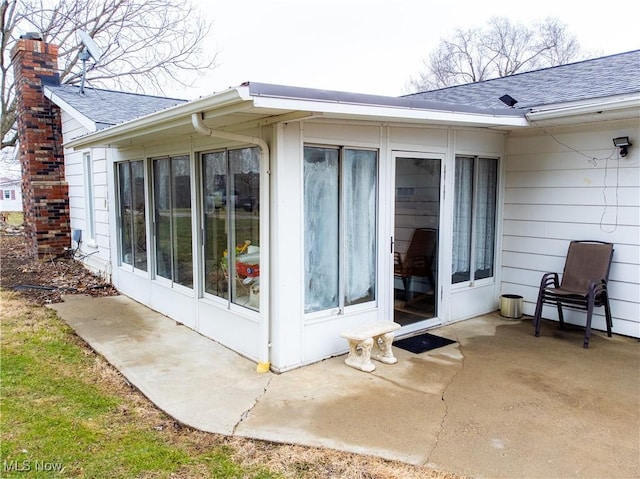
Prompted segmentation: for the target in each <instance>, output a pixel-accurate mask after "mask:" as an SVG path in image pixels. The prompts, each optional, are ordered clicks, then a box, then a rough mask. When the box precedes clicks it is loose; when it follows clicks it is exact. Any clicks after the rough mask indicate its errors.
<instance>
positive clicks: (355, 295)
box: [343, 150, 377, 305]
mask: <svg viewBox="0 0 640 479" xmlns="http://www.w3.org/2000/svg"><path fill="white" fill-rule="evenodd" d="M343 171H344V181H343V189H344V193H343V195H344V208H343V209H344V229H345V243H346V245H345V265H344V270H345V305H350V304H354V303H357V302H363V301H369V300H373V299H374V295H375V284H376V197H377V195H376V192H377V188H376V185H377V174H376V171H377V155H376V152H375V151H364V150H345V158H344V168H343Z"/></svg>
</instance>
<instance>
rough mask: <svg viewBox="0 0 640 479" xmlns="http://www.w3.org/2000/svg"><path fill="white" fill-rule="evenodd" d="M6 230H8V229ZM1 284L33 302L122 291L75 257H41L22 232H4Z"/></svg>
mask: <svg viewBox="0 0 640 479" xmlns="http://www.w3.org/2000/svg"><path fill="white" fill-rule="evenodd" d="M5 231H6V230H5ZM0 271H1V273H0V286H1V287H2V288H3V289H5V290H9V291H16V292H17V293H19V294H20V296H22V297H24V298H25V299H27V300H28V301H29V302H30V303H31V304H36V305H43V304H50V303H60V302H62V295H63V294H86V295H90V296H114V295H117V294H118V291H117V290H116V289H115V288H114V287H113V286H112V285H111V284H109V283H107V282H105V281H104V280H103V279H102V278H100V277H99V276H96V275H95V274H93V273H92V272H91V271H89V270H88V269H87V268H85V267H84V265H83V264H82V263H81V262H79V261H76V260H74V259H71V258H58V257H54V256H51V257H49V258H43V259H37V258H35V256H34V255H33V254H31V252H30V251H29V250H28V249H27V243H26V241H25V238H24V236H23V235H20V234H0Z"/></svg>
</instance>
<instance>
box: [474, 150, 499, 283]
mask: <svg viewBox="0 0 640 479" xmlns="http://www.w3.org/2000/svg"><path fill="white" fill-rule="evenodd" d="M477 165H478V179H477V187H476V189H477V194H476V231H475V252H476V255H475V265H474V266H475V268H474V269H475V272H476V277H475V279H480V278H487V277H490V276H493V256H494V244H495V237H496V190H497V185H496V182H497V177H498V162H497V161H496V160H493V159H489V158H478V163H477Z"/></svg>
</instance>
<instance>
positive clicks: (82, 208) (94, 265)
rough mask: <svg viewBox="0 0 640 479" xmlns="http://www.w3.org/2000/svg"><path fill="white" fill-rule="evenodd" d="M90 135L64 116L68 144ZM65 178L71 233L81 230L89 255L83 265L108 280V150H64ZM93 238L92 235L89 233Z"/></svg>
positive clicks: (63, 122) (64, 134)
mask: <svg viewBox="0 0 640 479" xmlns="http://www.w3.org/2000/svg"><path fill="white" fill-rule="evenodd" d="M87 133H88V131H87V130H86V128H84V127H83V126H82V125H81V124H80V123H79V122H78V121H77V120H75V119H74V118H72V117H71V116H70V115H69V114H67V113H66V112H64V111H63V112H62V134H63V138H64V141H65V142H68V141H70V140H72V139H73V138H76V137H78V136H81V135H85V134H87ZM85 154H89V155H90V157H91V170H92V175H91V177H92V180H93V188H92V189H93V238H92V239H93V241H90V237H89V236H88V231H87V230H88V223H87V222H88V221H90V216H89V215H88V214H87V208H88V204H87V203H88V201H87V199H86V195H87V193H86V188H87V185H86V182H85V178H84V175H85V173H84V172H85V162H84V158H85ZM65 178H66V180H67V184H68V185H69V215H70V219H71V229H80V230H82V241H83V243H84V244H83V247H82V248H83V253H84V254H88V253H91V254H90V255H88V256H85V257H84V258H83V259H82V261H83V262H84V263H85V264H86V266H87V267H89V268H90V269H91V270H93V271H94V272H96V273H99V274H101V275H103V276H105V277H109V275H110V274H111V267H110V264H109V262H110V257H109V256H110V247H109V234H110V233H109V215H108V211H109V210H108V186H107V181H108V179H107V160H106V149H104V148H93V149H91V150H82V151H71V150H65ZM89 234H90V233H89Z"/></svg>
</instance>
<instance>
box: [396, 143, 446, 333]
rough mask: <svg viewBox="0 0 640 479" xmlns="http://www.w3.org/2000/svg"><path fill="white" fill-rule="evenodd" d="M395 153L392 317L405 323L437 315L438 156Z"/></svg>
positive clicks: (439, 175) (439, 168)
mask: <svg viewBox="0 0 640 479" xmlns="http://www.w3.org/2000/svg"><path fill="white" fill-rule="evenodd" d="M394 156H395V185H394V197H395V210H394V235H393V257H394V268H393V276H394V277H393V295H394V321H395V322H396V323H398V324H400V325H402V326H407V325H411V324H414V323H418V322H421V321H424V320H427V319H430V318H436V317H437V316H438V294H437V291H438V250H439V248H438V245H439V241H438V238H439V231H440V191H441V186H440V179H441V174H440V172H441V166H442V161H441V159H439V158H433V157H429V156H427V155H424V156H423V155H419V154H417V153H411V154H402V153H397V154H396V155H394Z"/></svg>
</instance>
